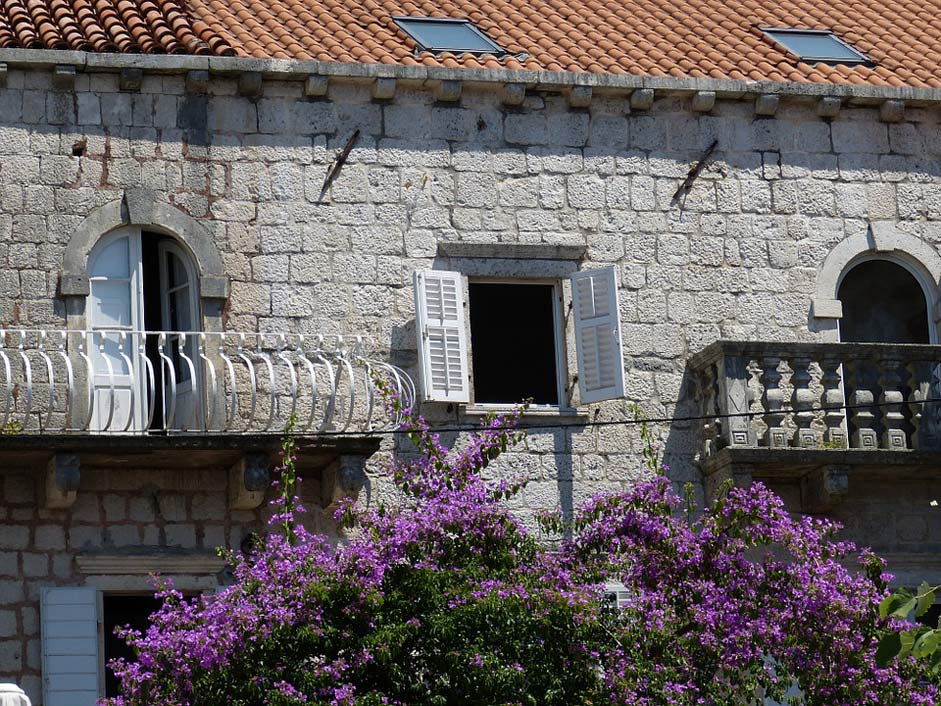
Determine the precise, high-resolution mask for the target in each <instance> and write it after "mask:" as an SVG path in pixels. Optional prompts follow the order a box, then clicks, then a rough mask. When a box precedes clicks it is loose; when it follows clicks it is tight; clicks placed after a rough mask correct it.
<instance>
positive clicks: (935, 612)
mask: <svg viewBox="0 0 941 706" xmlns="http://www.w3.org/2000/svg"><path fill="white" fill-rule="evenodd" d="M939 618H941V603H936V604H935V605H933V606H931V607H930V608H929V609H928V611H927V612H926V613H925V614H924V615H923V616H921V617H920V618H917V619H916V622H917V623H919V624H921V625H926V626H928V627H929V628H931V629H932V630H934V629H935V628H937V627H938V619H939Z"/></svg>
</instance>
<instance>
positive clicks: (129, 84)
mask: <svg viewBox="0 0 941 706" xmlns="http://www.w3.org/2000/svg"><path fill="white" fill-rule="evenodd" d="M143 83H144V70H143V69H136V68H132V67H130V66H128V67H126V68H123V69H121V77H120V81H119V84H118V85H119V86H120V88H121V90H122V91H139V90H140V89H141V86H142V85H143Z"/></svg>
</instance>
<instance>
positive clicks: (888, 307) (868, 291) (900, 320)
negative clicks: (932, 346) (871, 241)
mask: <svg viewBox="0 0 941 706" xmlns="http://www.w3.org/2000/svg"><path fill="white" fill-rule="evenodd" d="M838 298H839V300H840V302H841V303H842V305H843V318H842V319H840V340H841V341H843V342H847V343H848V342H853V343H931V342H932V335H931V321H930V318H929V315H928V299H927V297H926V296H925V290H924V288H923V287H922V285H921V283H920V282H919V281H918V279H917V278H916V277H915V275H914V274H912V272H911V271H910V270H909V269H908V268H907V267H904V266H903V265H901V264H899V263H897V262H893V261H891V260H888V259H866V260H863V261H862V262H859V263H858V264H856V265H855V266H853V267H852V268H851V269H850V270H849V271H847V272H846V274H844V275H843V277H842V280H841V282H840V285H839V293H838Z"/></svg>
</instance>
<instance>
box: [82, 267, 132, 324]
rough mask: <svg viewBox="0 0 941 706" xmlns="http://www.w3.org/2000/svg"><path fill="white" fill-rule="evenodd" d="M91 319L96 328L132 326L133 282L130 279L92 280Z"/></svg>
mask: <svg viewBox="0 0 941 706" xmlns="http://www.w3.org/2000/svg"><path fill="white" fill-rule="evenodd" d="M90 286H91V295H92V296H91V304H92V307H93V310H92V312H91V321H92V326H94V328H130V327H131V325H132V322H131V283H130V282H129V281H128V280H126V279H125V280H120V279H119V280H92V281H91V283H90Z"/></svg>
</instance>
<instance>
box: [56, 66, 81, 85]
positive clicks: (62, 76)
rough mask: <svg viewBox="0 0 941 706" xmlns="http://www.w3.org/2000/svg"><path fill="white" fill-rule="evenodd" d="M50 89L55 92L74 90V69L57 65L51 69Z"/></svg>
mask: <svg viewBox="0 0 941 706" xmlns="http://www.w3.org/2000/svg"><path fill="white" fill-rule="evenodd" d="M52 87H53V88H54V89H55V90H57V91H72V90H74V89H75V67H74V66H68V65H59V66H56V67H55V68H53V69H52Z"/></svg>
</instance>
